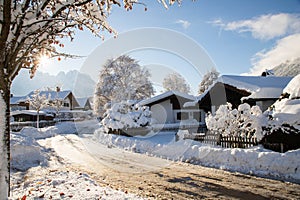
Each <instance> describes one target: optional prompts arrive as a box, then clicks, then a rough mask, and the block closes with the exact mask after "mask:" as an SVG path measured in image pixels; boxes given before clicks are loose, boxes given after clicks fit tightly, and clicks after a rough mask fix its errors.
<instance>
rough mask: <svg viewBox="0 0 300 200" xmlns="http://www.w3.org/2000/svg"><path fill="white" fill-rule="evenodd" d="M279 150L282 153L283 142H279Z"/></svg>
mask: <svg viewBox="0 0 300 200" xmlns="http://www.w3.org/2000/svg"><path fill="white" fill-rule="evenodd" d="M280 152H281V153H283V144H282V143H280Z"/></svg>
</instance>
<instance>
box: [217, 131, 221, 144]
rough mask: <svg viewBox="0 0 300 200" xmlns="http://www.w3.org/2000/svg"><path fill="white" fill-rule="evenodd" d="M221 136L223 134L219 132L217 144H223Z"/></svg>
mask: <svg viewBox="0 0 300 200" xmlns="http://www.w3.org/2000/svg"><path fill="white" fill-rule="evenodd" d="M221 137H222V135H221V134H220V133H219V132H218V134H217V145H221Z"/></svg>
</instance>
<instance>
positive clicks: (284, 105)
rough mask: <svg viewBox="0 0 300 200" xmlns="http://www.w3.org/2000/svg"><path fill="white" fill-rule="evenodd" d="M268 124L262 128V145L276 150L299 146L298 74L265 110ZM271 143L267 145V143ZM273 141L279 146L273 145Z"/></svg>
mask: <svg viewBox="0 0 300 200" xmlns="http://www.w3.org/2000/svg"><path fill="white" fill-rule="evenodd" d="M264 114H265V115H267V116H269V121H268V125H267V126H266V127H265V130H264V135H265V136H264V138H263V145H264V146H265V147H266V148H271V149H272V150H276V151H280V152H281V151H283V152H284V151H288V150H291V149H298V148H300V144H299V140H300V134H299V133H300V74H299V75H297V76H296V77H294V78H293V79H292V80H291V81H290V83H289V84H288V85H287V86H286V87H285V89H284V90H283V94H282V95H281V97H280V99H279V100H277V101H276V102H275V103H274V104H273V105H272V106H271V107H270V108H269V110H267V111H266V112H265V113H264ZM270 143H271V144H273V145H272V146H270V147H268V144H270ZM274 143H277V144H280V145H281V147H274V146H275V145H274Z"/></svg>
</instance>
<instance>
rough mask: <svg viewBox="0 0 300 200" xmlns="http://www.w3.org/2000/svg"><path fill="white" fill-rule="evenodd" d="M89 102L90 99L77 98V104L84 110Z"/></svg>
mask: <svg viewBox="0 0 300 200" xmlns="http://www.w3.org/2000/svg"><path fill="white" fill-rule="evenodd" d="M87 101H88V97H83V98H77V102H78V104H79V107H80V108H83V107H84V106H85V104H86V102H87Z"/></svg>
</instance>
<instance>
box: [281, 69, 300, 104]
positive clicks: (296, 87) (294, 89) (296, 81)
mask: <svg viewBox="0 0 300 200" xmlns="http://www.w3.org/2000/svg"><path fill="white" fill-rule="evenodd" d="M283 93H288V94H290V96H289V97H290V98H291V99H292V98H297V97H300V74H298V75H297V76H295V77H294V78H293V79H292V80H291V81H290V82H289V84H288V85H287V86H286V87H285V88H284V90H283Z"/></svg>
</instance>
